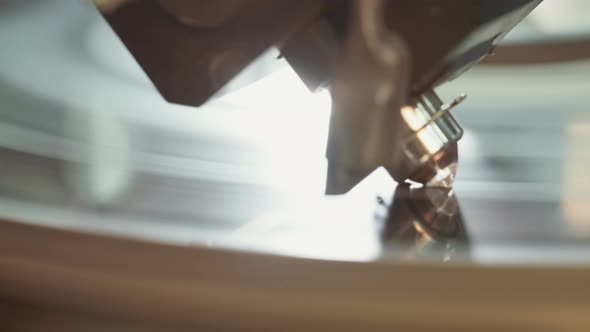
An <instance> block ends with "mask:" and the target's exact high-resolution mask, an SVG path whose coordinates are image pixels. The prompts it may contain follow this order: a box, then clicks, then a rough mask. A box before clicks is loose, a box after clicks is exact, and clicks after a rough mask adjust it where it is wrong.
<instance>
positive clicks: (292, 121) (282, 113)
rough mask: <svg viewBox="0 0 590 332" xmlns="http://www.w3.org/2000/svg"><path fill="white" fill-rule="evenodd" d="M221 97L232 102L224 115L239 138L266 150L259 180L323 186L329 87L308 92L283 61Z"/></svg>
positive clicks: (314, 188) (298, 187) (294, 188)
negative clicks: (279, 66)
mask: <svg viewBox="0 0 590 332" xmlns="http://www.w3.org/2000/svg"><path fill="white" fill-rule="evenodd" d="M220 101H221V102H223V103H226V104H231V105H234V106H235V107H236V110H237V111H236V112H235V113H234V114H230V115H228V117H231V118H232V119H231V120H232V121H234V122H235V128H236V130H240V131H241V132H242V136H241V137H242V139H244V140H246V141H250V142H253V143H255V144H256V145H257V147H258V148H260V149H262V150H263V151H264V156H265V157H264V160H261V165H260V168H259V169H258V170H257V173H258V175H259V178H260V180H261V181H262V182H264V183H265V184H267V185H272V186H273V187H277V188H279V189H281V190H284V191H287V192H295V193H302V192H305V193H311V192H314V193H321V192H323V188H324V185H325V174H326V165H327V164H326V161H325V148H326V141H327V134H328V121H329V115H330V107H331V98H330V94H329V92H328V91H326V90H324V91H320V92H318V93H311V92H309V90H308V89H307V88H306V87H305V85H304V84H303V82H302V81H301V79H300V78H299V77H298V76H297V74H296V73H295V72H294V71H293V70H292V69H291V68H290V67H285V68H283V69H281V70H278V71H277V72H275V73H273V74H271V75H269V76H267V77H266V78H264V79H262V80H260V81H258V82H256V83H254V84H252V85H250V86H248V87H246V88H244V89H241V90H238V91H236V92H234V93H231V94H229V95H227V96H225V97H223V98H221V100H220ZM229 120H230V119H228V121H229Z"/></svg>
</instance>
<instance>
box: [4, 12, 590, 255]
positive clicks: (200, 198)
mask: <svg viewBox="0 0 590 332" xmlns="http://www.w3.org/2000/svg"><path fill="white" fill-rule="evenodd" d="M548 3H549V2H548ZM0 8H1V9H2V10H1V11H0V41H1V42H2V45H4V46H3V49H2V52H0V146H1V147H2V148H1V154H0V170H1V172H2V175H3V176H2V179H1V180H0V215H1V216H2V218H4V219H10V220H17V221H19V222H23V223H31V224H38V225H47V226H52V227H59V228H66V229H73V230H83V231H88V232H99V233H107V234H118V235H124V236H129V237H139V238H147V239H151V240H155V241H160V242H166V243H176V244H186V245H199V246H216V247H224V248H225V247H229V248H238V249H241V250H256V251H263V252H270V253H277V254H287V255H296V256H302V257H312V258H330V259H342V260H385V261H397V260H399V259H416V258H420V259H424V260H441V259H442V260H445V257H451V258H456V259H458V260H470V261H473V262H476V263H489V262H501V263H522V262H536V263H547V264H562V263H570V262H579V263H588V261H590V255H589V254H590V209H589V208H588V206H590V204H589V203H590V193H589V192H588V190H587V188H588V187H589V186H590V176H589V175H588V174H587V169H588V167H587V165H588V164H589V162H590V144H589V142H590V110H588V109H587V108H588V107H587V105H588V104H589V103H588V102H589V101H590V100H589V99H590V96H588V94H587V92H588V91H590V79H589V77H590V62H589V61H578V62H570V63H558V64H551V65H535V66H522V67H518V66H506V67H502V66H493V67H486V66H482V67H477V68H475V69H474V70H473V71H471V72H469V73H467V74H466V75H465V76H462V77H461V78H459V79H457V80H456V81H455V82H452V83H451V84H449V85H447V86H443V87H442V88H441V89H440V90H439V91H438V92H439V93H440V94H441V95H442V97H443V99H444V100H451V99H452V98H453V97H455V96H457V95H459V94H460V93H461V92H463V91H468V92H469V94H470V98H469V99H468V100H467V101H465V102H464V103H462V104H461V106H460V107H457V110H456V111H455V112H454V116H455V117H456V118H457V119H458V120H459V121H460V122H461V123H462V125H463V129H464V136H463V139H462V141H461V142H460V143H459V149H460V150H461V153H462V154H461V158H460V161H459V170H458V173H457V178H456V183H455V188H454V194H455V196H456V198H457V200H458V203H459V204H458V206H460V208H461V210H460V216H461V218H460V220H461V223H460V224H458V225H461V230H462V233H461V234H462V235H461V236H460V237H459V240H458V242H457V243H458V245H457V246H454V245H453V248H456V249H455V254H453V256H448V255H446V254H445V250H446V249H448V248H447V247H446V244H444V245H442V248H439V247H440V246H438V247H437V245H435V246H433V247H434V248H435V249H436V248H438V249H437V250H426V251H423V253H424V254H420V255H416V254H409V253H416V251H414V248H416V247H415V246H414V245H415V244H416V241H415V240H416V239H415V237H413V236H412V237H411V239H410V242H408V241H401V240H400V241H397V240H392V238H395V234H399V235H403V234H415V233H416V232H418V233H420V231H419V230H418V229H417V228H416V226H415V225H420V223H414V221H412V222H409V221H407V220H409V219H407V217H408V213H409V212H408V211H409V210H408V211H406V212H403V213H402V212H400V213H399V216H398V215H397V212H396V213H393V212H392V211H393V210H396V211H397V210H399V209H397V207H399V206H402V205H399V204H398V203H399V202H405V198H403V197H404V196H403V195H402V196H400V195H398V193H399V191H398V193H396V194H395V197H394V192H396V186H395V183H394V181H393V180H392V179H391V178H390V176H389V175H388V174H387V172H386V171H385V170H384V169H378V170H377V171H375V172H374V173H372V174H371V175H370V176H369V177H368V178H367V179H366V180H365V181H363V182H362V183H361V184H360V185H358V186H357V187H355V188H354V189H353V190H352V191H351V192H350V193H349V194H347V195H343V196H336V197H325V196H324V195H323V189H324V185H325V183H324V179H325V172H326V161H325V157H324V151H325V145H326V139H327V137H326V136H327V127H328V118H329V110H330V99H329V96H328V94H327V92H325V91H324V92H319V93H317V94H314V95H312V94H309V93H308V92H307V90H306V88H305V86H304V85H303V83H302V82H300V81H299V80H298V79H297V78H296V76H295V74H294V73H293V72H292V70H291V69H290V68H288V67H287V66H286V64H285V63H283V62H281V61H279V62H278V65H277V63H276V62H274V61H273V62H272V63H271V64H270V65H268V66H267V65H265V63H267V62H265V61H264V60H265V59H268V58H270V59H273V58H274V54H269V55H266V57H265V58H263V59H262V62H260V63H258V64H257V65H256V66H254V67H252V68H249V69H247V70H246V72H244V73H243V76H242V78H240V79H243V78H244V77H247V76H248V75H253V76H255V77H259V76H260V75H259V74H261V73H263V72H264V73H267V72H271V74H270V75H269V76H268V77H266V78H264V79H262V80H259V81H257V82H255V83H253V84H251V85H249V86H247V87H245V88H243V89H240V90H237V91H234V92H230V93H228V94H227V95H225V96H224V97H221V98H219V99H217V100H215V101H213V102H211V103H209V104H207V105H205V106H203V107H201V108H199V109H195V108H189V107H181V106H175V105H170V104H167V103H165V102H164V101H163V100H162V99H161V98H160V97H159V96H158V94H157V93H156V91H155V89H154V88H153V87H152V86H151V84H150V83H149V80H148V79H147V77H145V75H144V74H143V73H142V71H141V69H140V68H139V66H138V65H137V64H136V63H135V62H134V61H133V59H132V57H131V56H130V55H129V54H128V53H127V51H126V50H125V49H124V47H123V46H122V45H121V44H120V43H119V42H118V41H117V39H116V38H115V36H114V34H113V33H112V31H110V30H109V28H108V27H107V25H106V24H105V23H104V22H103V21H102V19H101V18H100V16H99V15H98V14H97V13H96V12H95V11H94V9H93V8H92V6H91V5H89V4H85V3H78V2H76V3H75V4H74V5H72V4H66V3H65V2H40V1H38V2H36V1H30V2H29V1H19V2H11V3H4V4H2V5H1V6H0ZM30 22H35V24H34V25H33V24H30ZM15 36H18V38H15ZM406 194H408V195H409V193H406ZM410 196H411V195H410ZM378 197H381V200H378ZM400 200H401V201H400ZM418 201H419V200H418ZM396 202H398V203H396ZM400 204H401V203H400ZM403 204H414V203H411V202H410V203H408V202H405V203H403ZM394 207H396V208H395V209H394ZM396 218H398V219H397V220H396ZM404 218H405V219H404ZM412 218H414V217H412ZM404 223H405V224H404ZM396 224H397V225H398V226H399V225H411V227H414V230H413V231H412V232H413V233H405V232H402V231H396V230H395V229H396V226H394V225H396ZM392 227H393V228H392ZM400 227H401V226H400ZM384 234H385V235H384ZM387 234H390V235H387ZM391 234H393V235H394V236H393V237H392V236H391ZM420 236H424V235H423V234H422V235H420ZM428 236H429V237H433V236H432V235H428ZM399 237H400V238H404V236H399ZM418 242H420V241H418ZM422 242H423V241H422ZM422 242H420V243H422ZM439 243H440V242H439ZM442 243H446V242H445V241H443V242H442ZM465 243H468V245H467V244H465ZM463 244H465V245H463ZM441 250H442V251H441ZM441 253H442V255H441Z"/></svg>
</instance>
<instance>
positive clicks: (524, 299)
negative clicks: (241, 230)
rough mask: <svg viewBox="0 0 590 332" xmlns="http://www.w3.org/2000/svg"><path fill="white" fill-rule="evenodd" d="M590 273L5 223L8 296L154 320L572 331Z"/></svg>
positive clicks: (1, 258) (583, 313)
mask: <svg viewBox="0 0 590 332" xmlns="http://www.w3.org/2000/svg"><path fill="white" fill-rule="evenodd" d="M589 276H590V271H589V270H587V269H580V268H564V267H562V268H560V269H553V268H548V267H546V268H541V267H538V268H532V267H531V268H519V267H475V266H460V265H452V266H443V265H440V266H438V265H414V264H403V265H401V264H400V265H392V264H379V263H349V262H334V261H319V260H305V259H295V258H288V257H279V256H266V255H259V254H249V253H238V252H230V251H219V250H210V249H204V248H182V247H174V246H167V245H160V244H155V243H147V242H139V241H130V240H124V239H116V238H108V237H101V236H95V235H84V234H78V233H71V232H65V231H58V230H50V229H46V228H39V227H31V226H23V225H19V224H15V223H10V222H3V223H2V224H1V225H0V297H2V298H4V299H7V300H12V301H15V300H16V301H20V302H25V303H35V304H38V305H41V306H45V307H54V308H60V310H64V311H75V312H77V313H80V314H82V313H84V314H85V315H96V316H98V317H101V316H104V317H117V319H118V320H123V321H125V320H129V321H136V322H142V324H143V323H145V324H150V325H152V324H157V325H158V324H159V325H166V324H174V325H179V326H188V327H201V328H204V327H206V328H208V329H209V330H210V329H212V328H215V329H246V330H249V329H252V330H268V331H277V330H278V331H286V330H288V331H291V330H292V331H295V330H310V329H314V330H322V331H324V330H331V329H338V330H340V331H342V330H345V331H359V330H371V331H380V330H383V331H385V330H388V331H391V330H392V328H402V329H403V330H405V331H408V330H416V331H431V330H432V331H434V330H436V331H440V328H441V327H448V328H452V330H454V331H461V330H470V329H474V328H477V330H478V331H482V330H483V327H486V326H489V327H490V328H492V327H493V328H494V329H497V330H500V329H504V328H515V327H523V328H524V327H526V328H531V329H535V330H536V331H566V330H567V331H574V330H575V329H587V328H588V327H589V326H590V317H588V315H587V313H588V312H589V309H590V297H589V296H588V295H589V292H590V290H589V289H588V287H586V285H587V280H588V277H589ZM12 319H13V320H14V319H18V318H12ZM17 325H18V324H17Z"/></svg>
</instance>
